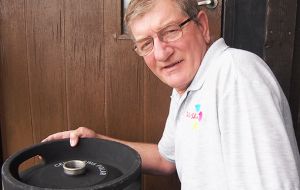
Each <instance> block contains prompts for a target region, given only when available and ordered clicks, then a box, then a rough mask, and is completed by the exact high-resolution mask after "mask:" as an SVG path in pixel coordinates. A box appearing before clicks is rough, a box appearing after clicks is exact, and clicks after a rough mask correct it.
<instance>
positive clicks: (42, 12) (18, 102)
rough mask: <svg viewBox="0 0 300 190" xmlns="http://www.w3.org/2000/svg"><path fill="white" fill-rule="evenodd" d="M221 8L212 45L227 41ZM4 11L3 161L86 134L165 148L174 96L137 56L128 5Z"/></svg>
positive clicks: (0, 34)
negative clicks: (53, 138)
mask: <svg viewBox="0 0 300 190" xmlns="http://www.w3.org/2000/svg"><path fill="white" fill-rule="evenodd" d="M221 7H222V2H221V1H219V4H218V6H217V8H216V9H213V10H209V9H207V10H206V11H207V12H208V14H209V17H210V26H211V32H212V38H213V39H217V38H218V37H219V36H220V34H221V32H220V31H221ZM0 11H1V12H0V13H1V14H0V16H1V17H0V19H1V22H0V23H1V27H0V57H1V59H0V61H1V64H0V72H1V83H0V84H1V96H0V97H1V100H0V101H1V118H0V119H1V133H2V147H3V155H2V157H3V159H6V158H7V157H8V156H9V155H11V154H13V153H15V152H16V151H18V150H20V149H23V148H25V147H27V146H30V145H32V144H35V143H39V142H40V141H41V140H42V139H43V138H45V137H46V136H48V135H49V134H52V133H54V132H58V131H63V130H70V129H74V128H77V127H79V126H86V127H89V128H91V129H94V130H95V131H96V132H98V133H102V134H106V135H109V136H112V137H116V138H121V139H124V140H130V141H143V142H151V143H157V142H158V141H159V139H160V137H161V134H162V132H163V129H164V124H165V119H166V117H167V114H168V106H169V102H170V98H169V97H170V93H171V89H170V88H169V87H167V86H165V85H164V84H162V83H161V82H160V81H159V80H158V79H157V78H156V77H155V76H154V75H153V74H152V73H151V72H150V71H149V70H148V68H147V67H146V66H145V65H144V63H143V60H142V58H140V57H138V56H137V55H136V54H135V52H133V51H132V50H131V47H132V42H131V40H130V39H129V37H128V36H127V35H126V34H124V32H123V29H122V15H123V13H122V12H123V7H122V1H120V0H76V1H74V0H43V1H41V0H23V1H19V0H1V1H0ZM33 162H34V161H30V162H29V163H28V165H31V164H32V163H33ZM143 187H144V188H143V189H144V190H153V189H155V190H166V189H170V190H171V189H172V190H176V189H180V183H179V181H178V178H177V176H176V175H174V176H170V177H160V176H144V177H143Z"/></svg>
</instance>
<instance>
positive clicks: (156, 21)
mask: <svg viewBox="0 0 300 190" xmlns="http://www.w3.org/2000/svg"><path fill="white" fill-rule="evenodd" d="M184 17H185V16H184V15H183V14H182V11H181V10H180V9H178V8H175V7H168V8H167V9H162V8H159V9H157V8H156V9H155V8H154V9H152V10H151V11H149V12H148V13H146V14H145V15H143V16H140V17H136V18H135V19H133V20H132V21H131V24H130V29H131V32H132V35H133V37H134V39H135V40H140V39H143V38H145V37H148V36H149V35H151V34H152V33H155V32H158V31H159V30H161V29H162V28H164V27H166V26H168V25H170V24H172V23H176V22H178V21H180V20H181V19H182V18H184Z"/></svg>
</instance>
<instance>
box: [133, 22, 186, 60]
mask: <svg viewBox="0 0 300 190" xmlns="http://www.w3.org/2000/svg"><path fill="white" fill-rule="evenodd" d="M191 20H192V19H191V18H188V19H186V20H185V21H183V22H182V23H180V24H172V25H169V26H167V27H165V28H163V29H161V30H160V31H158V32H157V37H158V39H159V40H160V41H162V42H173V41H176V40H178V39H180V38H181V37H182V28H183V26H184V25H185V24H187V23H188V22H190V21H191ZM153 47H154V40H153V38H152V37H147V38H144V39H142V40H139V41H136V42H135V46H134V50H135V51H136V53H137V54H138V55H139V56H146V55H148V54H149V53H151V51H152V50H153Z"/></svg>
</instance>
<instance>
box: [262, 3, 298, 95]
mask: <svg viewBox="0 0 300 190" xmlns="http://www.w3.org/2000/svg"><path fill="white" fill-rule="evenodd" d="M266 2H267V10H266V13H267V15H266V36H265V47H264V60H265V61H266V62H267V63H268V65H269V66H270V67H271V69H272V71H273V72H274V74H275V76H276V77H277V79H278V81H279V83H280V85H281V87H282V88H283V91H284V93H285V95H286V96H287V97H289V94H290V83H291V75H292V65H293V49H294V45H293V44H294V38H295V33H294V32H295V24H296V12H297V6H295V5H296V4H297V0H267V1H266Z"/></svg>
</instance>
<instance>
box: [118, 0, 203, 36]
mask: <svg viewBox="0 0 300 190" xmlns="http://www.w3.org/2000/svg"><path fill="white" fill-rule="evenodd" d="M157 1H161V0H131V1H130V3H129V5H128V8H127V10H126V13H125V17H124V21H125V24H126V26H127V28H128V30H130V24H131V21H132V20H134V19H135V18H138V17H142V16H144V15H145V14H146V13H148V12H149V11H151V9H152V8H153V7H154V5H155V3H156V2H157ZM172 1H174V2H175V3H176V4H177V5H178V7H179V8H180V10H181V11H182V14H183V15H186V16H188V17H190V18H192V19H194V20H195V21H196V22H197V20H196V19H195V17H196V16H197V14H198V12H199V11H200V6H198V2H197V0H172ZM129 32H130V31H129Z"/></svg>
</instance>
